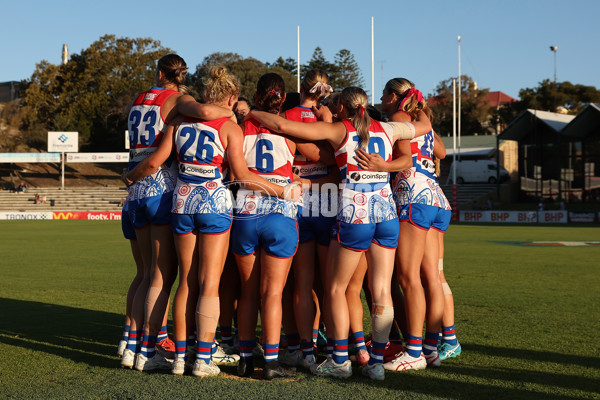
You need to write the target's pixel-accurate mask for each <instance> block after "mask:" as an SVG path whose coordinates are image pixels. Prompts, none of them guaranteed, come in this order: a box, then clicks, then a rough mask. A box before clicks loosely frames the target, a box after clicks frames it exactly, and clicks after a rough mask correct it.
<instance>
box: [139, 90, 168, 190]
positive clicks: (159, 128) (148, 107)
mask: <svg viewBox="0 0 600 400" xmlns="http://www.w3.org/2000/svg"><path fill="white" fill-rule="evenodd" d="M176 93H178V92H177V91H175V90H169V89H163V88H157V87H153V88H151V89H150V90H149V91H147V92H144V93H142V94H140V95H139V96H138V97H137V98H136V99H135V101H134V102H133V105H132V107H131V110H130V111H129V117H128V119H127V128H128V131H129V146H130V150H129V165H128V167H129V169H130V170H132V169H133V168H135V166H136V165H138V164H139V163H140V162H141V161H142V160H144V159H145V158H147V157H149V156H150V155H151V154H152V153H154V152H155V151H156V149H157V148H158V146H159V144H160V142H161V140H162V138H163V129H164V127H165V119H164V116H163V113H162V111H163V105H164V103H165V101H166V100H167V99H168V98H169V97H171V96H173V95H174V94H176ZM175 167H176V165H175V162H174V161H173V160H168V161H167V162H166V163H165V164H163V165H161V166H160V167H159V168H158V170H157V171H155V172H154V173H152V174H151V175H149V176H147V177H145V178H143V179H140V180H139V181H137V182H136V183H135V184H134V185H133V186H132V190H131V191H130V199H131V200H137V199H143V198H147V197H154V196H158V195H161V194H162V193H165V192H169V191H172V190H173V189H174V187H175V174H176V172H175V170H174V169H175Z"/></svg>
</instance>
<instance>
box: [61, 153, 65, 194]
mask: <svg viewBox="0 0 600 400" xmlns="http://www.w3.org/2000/svg"><path fill="white" fill-rule="evenodd" d="M60 163H61V187H62V190H65V153H63V152H61V153H60Z"/></svg>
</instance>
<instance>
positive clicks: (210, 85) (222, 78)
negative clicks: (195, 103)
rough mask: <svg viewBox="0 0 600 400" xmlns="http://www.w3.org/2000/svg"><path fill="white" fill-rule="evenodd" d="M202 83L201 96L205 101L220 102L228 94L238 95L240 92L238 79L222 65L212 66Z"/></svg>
mask: <svg viewBox="0 0 600 400" xmlns="http://www.w3.org/2000/svg"><path fill="white" fill-rule="evenodd" d="M203 83H204V91H203V95H202V97H203V98H204V101H205V102H207V103H220V102H222V101H224V100H226V99H227V98H228V97H229V96H232V95H233V96H239V94H240V81H238V79H237V78H236V77H235V76H233V75H231V74H230V73H229V72H227V68H225V67H224V66H222V65H217V66H214V67H212V68H211V69H210V72H209V73H208V78H207V79H205V80H204V81H203Z"/></svg>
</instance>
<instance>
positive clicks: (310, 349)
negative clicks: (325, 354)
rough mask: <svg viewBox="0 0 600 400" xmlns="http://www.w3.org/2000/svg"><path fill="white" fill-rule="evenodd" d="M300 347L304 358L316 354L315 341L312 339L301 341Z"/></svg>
mask: <svg viewBox="0 0 600 400" xmlns="http://www.w3.org/2000/svg"><path fill="white" fill-rule="evenodd" d="M300 348H301V349H302V358H306V357H308V356H314V355H315V348H314V343H313V342H312V341H310V342H301V343H300Z"/></svg>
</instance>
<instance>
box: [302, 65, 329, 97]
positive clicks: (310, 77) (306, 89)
mask: <svg viewBox="0 0 600 400" xmlns="http://www.w3.org/2000/svg"><path fill="white" fill-rule="evenodd" d="M322 85H326V86H323V87H324V90H321V86H322ZM315 86H317V88H316V89H315V90H314V91H313V90H312V89H313V88H315ZM301 88H302V92H303V93H304V96H306V97H307V98H309V99H312V100H315V101H316V102H320V101H321V100H323V99H325V98H326V97H327V96H329V94H330V93H331V86H329V75H327V74H326V73H325V72H324V71H321V70H320V69H311V70H310V71H308V72H307V73H306V75H305V76H304V79H302V85H301ZM311 91H313V93H311Z"/></svg>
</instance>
